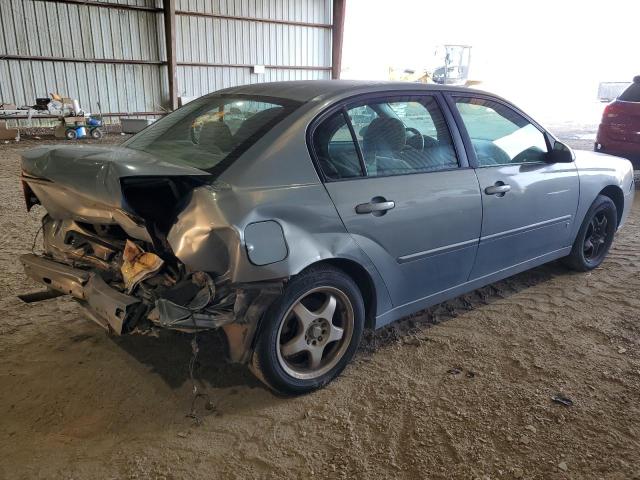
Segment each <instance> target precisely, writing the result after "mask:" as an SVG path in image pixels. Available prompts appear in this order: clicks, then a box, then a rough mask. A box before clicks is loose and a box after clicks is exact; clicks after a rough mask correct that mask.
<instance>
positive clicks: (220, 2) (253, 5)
mask: <svg viewBox="0 0 640 480" xmlns="http://www.w3.org/2000/svg"><path fill="white" fill-rule="evenodd" d="M176 10H184V11H190V12H199V13H214V14H219V15H230V16H234V17H255V18H264V19H268V20H285V21H289V22H307V23H319V24H326V25H328V24H330V23H331V1H328V0H177V1H176Z"/></svg>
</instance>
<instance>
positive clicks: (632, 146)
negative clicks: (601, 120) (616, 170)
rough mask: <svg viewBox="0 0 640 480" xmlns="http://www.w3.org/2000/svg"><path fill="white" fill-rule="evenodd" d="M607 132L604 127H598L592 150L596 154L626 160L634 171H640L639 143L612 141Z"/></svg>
mask: <svg viewBox="0 0 640 480" xmlns="http://www.w3.org/2000/svg"><path fill="white" fill-rule="evenodd" d="M607 130H608V129H607V127H606V126H604V125H600V128H599V129H598V135H597V136H596V142H595V145H594V148H593V149H594V150H595V151H596V152H601V153H608V154H609V155H615V156H616V157H622V158H626V159H627V160H630V161H631V163H632V164H633V168H634V170H640V143H638V142H635V141H620V140H617V139H612V138H611V135H609V132H608V131H607Z"/></svg>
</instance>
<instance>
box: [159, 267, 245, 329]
mask: <svg viewBox="0 0 640 480" xmlns="http://www.w3.org/2000/svg"><path fill="white" fill-rule="evenodd" d="M192 281H193V282H194V283H196V284H197V285H200V286H201V287H202V288H201V289H200V290H199V291H198V293H196V295H195V296H194V297H193V298H192V299H191V300H190V301H189V303H187V304H186V305H178V304H176V303H174V302H172V301H170V300H168V299H166V298H160V299H158V300H156V308H157V309H158V319H157V321H158V324H159V325H160V326H161V327H164V328H176V329H188V330H204V329H210V328H218V327H221V326H222V325H225V324H227V323H230V322H232V321H233V320H234V319H235V314H234V308H233V307H234V303H235V295H228V296H227V297H225V298H223V299H221V300H219V301H217V302H216V303H215V304H214V305H212V303H213V302H214V301H215V296H216V288H215V283H214V282H213V280H212V279H211V277H210V276H209V275H207V274H206V273H204V272H196V273H194V274H193V276H192Z"/></svg>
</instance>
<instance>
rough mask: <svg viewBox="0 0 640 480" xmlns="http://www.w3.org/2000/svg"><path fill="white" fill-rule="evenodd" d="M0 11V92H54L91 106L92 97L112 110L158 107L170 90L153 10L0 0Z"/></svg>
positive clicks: (148, 1) (22, 97) (23, 96)
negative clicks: (168, 89) (44, 58)
mask: <svg viewBox="0 0 640 480" xmlns="http://www.w3.org/2000/svg"><path fill="white" fill-rule="evenodd" d="M96 3H99V2H96ZM119 3H122V4H129V5H138V6H145V7H153V6H156V2H155V0H120V2H119ZM0 18H1V19H2V21H1V23H0V100H2V101H5V102H11V103H16V104H18V105H32V104H33V103H34V101H35V100H34V99H35V97H47V96H48V95H49V93H51V92H55V93H59V94H61V95H64V96H69V97H73V98H78V99H79V100H80V104H81V105H82V106H83V108H85V109H87V110H90V111H92V112H96V111H97V110H98V102H100V105H101V107H102V111H103V112H110V113H117V112H157V111H159V110H161V106H162V104H163V103H164V102H165V99H166V97H167V95H168V93H167V92H168V91H167V81H166V67H165V66H163V64H164V63H165V62H164V60H165V56H166V55H165V53H164V35H163V27H162V16H161V14H159V13H158V11H153V10H151V11H143V10H127V9H122V10H121V9H115V8H104V7H99V6H94V5H75V4H69V3H54V2H43V1H40V0H0ZM3 57H4V58H5V59H3ZM18 57H27V58H23V59H18ZM29 57H47V58H48V59H47V60H41V59H34V58H31V59H30V58H29ZM7 58H10V59H7ZM67 59H68V60H72V61H67ZM89 60H95V61H97V62H96V63H94V62H90V61H89ZM109 60H113V61H112V62H110V61H109ZM125 61H133V62H136V63H125ZM163 70H165V71H163Z"/></svg>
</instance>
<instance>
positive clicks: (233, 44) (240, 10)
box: [176, 0, 331, 97]
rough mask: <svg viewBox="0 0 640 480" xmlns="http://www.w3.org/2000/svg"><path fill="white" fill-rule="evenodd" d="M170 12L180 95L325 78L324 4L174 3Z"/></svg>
mask: <svg viewBox="0 0 640 480" xmlns="http://www.w3.org/2000/svg"><path fill="white" fill-rule="evenodd" d="M176 9H177V10H178V17H177V23H176V30H177V32H176V33H177V34H176V37H177V39H176V46H177V52H176V56H177V62H178V95H180V96H188V97H192V96H200V95H203V94H205V93H207V92H210V91H213V90H217V89H220V88H225V87H228V86H232V85H238V84H245V83H256V82H263V81H277V80H304V79H322V78H330V77H331V2H330V1H328V0H253V1H248V0H228V1H225V0H221V1H215V2H214V1H211V0H178V1H177V4H176ZM180 11H190V12H196V13H197V14H198V15H185V14H180ZM215 15H221V16H229V17H244V18H247V19H246V20H241V19H235V18H234V19H230V18H220V17H216V16H215ZM255 19H260V20H264V19H267V20H272V21H257V20H255ZM253 65H264V66H265V67H266V68H265V73H264V74H260V75H256V74H253V73H252V69H251V66H253ZM295 67H298V68H295Z"/></svg>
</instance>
